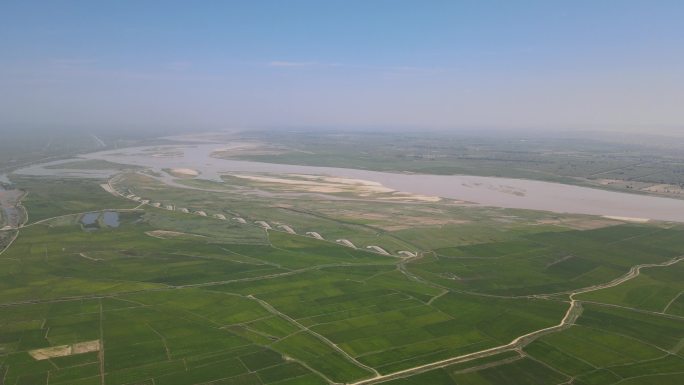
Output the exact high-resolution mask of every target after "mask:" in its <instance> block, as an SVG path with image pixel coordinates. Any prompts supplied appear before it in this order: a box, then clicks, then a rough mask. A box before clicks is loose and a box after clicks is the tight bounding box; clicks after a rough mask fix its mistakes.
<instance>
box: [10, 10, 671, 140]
mask: <svg viewBox="0 0 684 385" xmlns="http://www.w3.org/2000/svg"><path fill="white" fill-rule="evenodd" d="M0 14H2V15H3V16H4V17H3V23H1V24H0V52H2V53H3V54H2V55H0V88H1V89H2V90H3V92H1V93H0V116H2V118H1V119H0V127H3V128H8V127H88V126H94V127H104V128H116V127H173V128H178V127H201V128H206V129H221V128H241V127H274V126H322V127H366V126H378V127H392V126H397V127H414V126H415V127H419V126H426V127H437V128H447V127H495V128H498V129H502V128H503V129H506V128H513V129H516V128H517V129H519V128H534V129H546V128H554V129H597V130H608V131H616V130H618V131H629V132H642V133H646V132H666V133H678V134H681V133H682V131H684V108H682V105H681V101H682V100H684V71H682V68H684V50H682V43H683V38H684V24H682V23H681V20H682V18H683V16H684V3H683V2H680V1H658V2H644V1H616V0H613V1H603V2H592V1H575V2H568V3H563V4H561V3H557V2H553V3H552V2H543V1H525V2H506V1H488V2H482V1H459V2H455V1H429V2H418V1H387V0H382V1H327V2H321V1H288V2H282V1H280V2H279V1H259V2H212V3H209V2H207V3H203V4H202V6H197V5H195V6H192V5H190V4H189V3H182V2H157V3H153V2H146V3H141V2H133V1H122V2H108V3H104V2H98V3H93V2H86V1H54V2H41V1H5V2H3V3H2V4H0Z"/></svg>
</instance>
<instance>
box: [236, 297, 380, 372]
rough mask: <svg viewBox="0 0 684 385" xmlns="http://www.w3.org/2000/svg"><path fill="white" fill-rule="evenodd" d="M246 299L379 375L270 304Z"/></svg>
mask: <svg viewBox="0 0 684 385" xmlns="http://www.w3.org/2000/svg"><path fill="white" fill-rule="evenodd" d="M247 298H249V299H252V300H255V301H257V302H258V303H259V304H260V305H261V306H262V307H263V308H264V309H266V310H267V311H268V312H269V313H271V314H274V315H277V316H279V317H281V318H283V319H285V320H286V321H288V322H290V323H291V324H293V325H295V326H297V328H299V329H300V330H302V331H304V332H307V333H309V334H311V335H312V336H314V337H316V338H317V339H319V340H320V341H322V342H323V343H325V344H326V345H328V346H330V347H331V348H333V349H335V350H336V351H337V352H338V353H340V354H342V355H343V356H344V357H345V358H346V359H347V360H348V361H350V362H352V363H353V364H355V365H356V366H358V367H360V368H363V369H366V370H368V371H370V372H371V373H373V374H375V375H376V376H379V375H380V373H378V371H377V370H375V369H374V368H372V367H370V366H368V365H366V364H364V363H362V362H359V361H358V360H357V359H356V358H354V357H352V356H351V355H349V354H348V353H347V352H345V351H344V350H343V349H342V348H340V347H339V346H337V345H336V344H335V343H334V342H332V341H330V340H329V339H327V338H326V337H325V336H323V335H321V334H319V333H317V332H315V331H313V330H311V329H309V328H308V327H306V326H304V325H302V324H300V323H299V322H297V320H295V319H294V318H292V317H290V316H288V315H287V314H285V313H283V312H281V311H279V310H278V309H276V308H274V307H273V306H272V305H271V304H269V303H268V302H266V301H264V300H262V299H259V298H257V297H255V296H253V295H251V294H250V295H248V296H247Z"/></svg>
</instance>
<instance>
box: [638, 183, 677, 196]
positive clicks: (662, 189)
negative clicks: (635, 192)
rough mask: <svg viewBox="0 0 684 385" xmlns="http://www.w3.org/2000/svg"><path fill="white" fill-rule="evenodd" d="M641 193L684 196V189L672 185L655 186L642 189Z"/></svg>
mask: <svg viewBox="0 0 684 385" xmlns="http://www.w3.org/2000/svg"><path fill="white" fill-rule="evenodd" d="M641 191H647V192H651V193H656V194H672V195H682V194H684V188H682V187H681V186H677V185H674V184H656V185H653V186H649V187H646V188H642V189H641Z"/></svg>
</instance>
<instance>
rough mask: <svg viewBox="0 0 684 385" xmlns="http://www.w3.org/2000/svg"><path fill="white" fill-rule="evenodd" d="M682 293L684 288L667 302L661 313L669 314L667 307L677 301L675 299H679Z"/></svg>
mask: <svg viewBox="0 0 684 385" xmlns="http://www.w3.org/2000/svg"><path fill="white" fill-rule="evenodd" d="M682 294H684V290H682V291H680V292H679V294H677V295H675V297H674V298H672V299H671V300H670V302H668V303H667V305H666V306H665V308H664V309H663V311H661V313H663V314H667V309H669V308H670V306H672V304H673V303H675V301H677V299H679V297H681V296H682Z"/></svg>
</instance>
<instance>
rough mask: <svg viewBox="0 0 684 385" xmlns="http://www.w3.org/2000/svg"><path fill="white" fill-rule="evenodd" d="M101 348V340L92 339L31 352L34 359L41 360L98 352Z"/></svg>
mask: <svg viewBox="0 0 684 385" xmlns="http://www.w3.org/2000/svg"><path fill="white" fill-rule="evenodd" d="M99 350H100V340H92V341H85V342H78V343H75V344H73V345H60V346H51V347H49V348H42V349H34V350H30V351H29V354H30V355H31V357H33V359H35V360H38V361H41V360H47V359H50V358H56V357H66V356H72V355H74V354H83V353H90V352H97V351H99Z"/></svg>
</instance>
